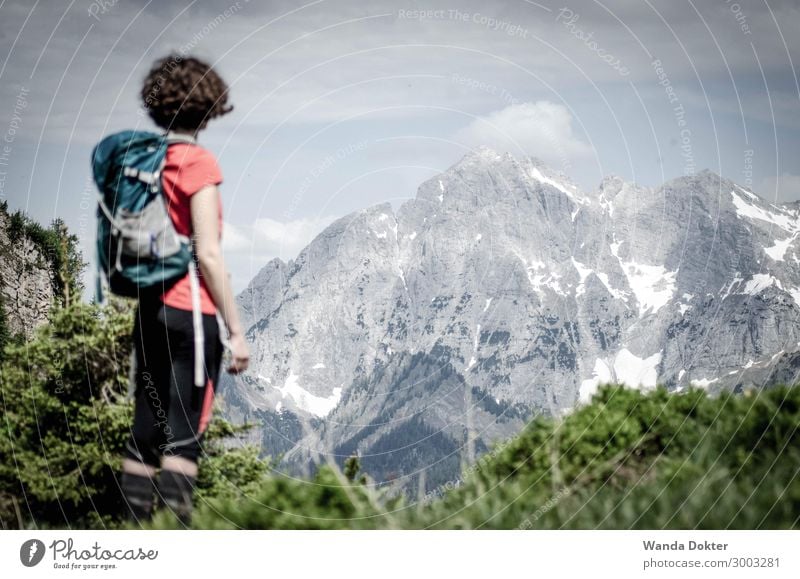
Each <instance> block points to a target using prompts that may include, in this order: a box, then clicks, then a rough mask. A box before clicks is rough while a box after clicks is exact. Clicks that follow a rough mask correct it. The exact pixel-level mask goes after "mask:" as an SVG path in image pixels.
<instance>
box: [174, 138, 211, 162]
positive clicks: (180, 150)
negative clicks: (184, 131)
mask: <svg viewBox="0 0 800 579" xmlns="http://www.w3.org/2000/svg"><path fill="white" fill-rule="evenodd" d="M169 150H170V153H172V154H173V155H174V156H175V157H177V158H179V159H180V160H181V161H182V162H185V163H214V164H216V162H217V157H216V155H214V153H212V152H211V151H209V150H208V149H206V148H205V147H203V146H202V145H198V144H193V143H176V144H174V145H171V146H170V148H169Z"/></svg>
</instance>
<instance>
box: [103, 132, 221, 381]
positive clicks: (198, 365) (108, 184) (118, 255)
mask: <svg viewBox="0 0 800 579" xmlns="http://www.w3.org/2000/svg"><path fill="white" fill-rule="evenodd" d="M172 143H193V144H194V143H195V140H194V139H193V138H192V137H190V136H184V135H179V134H176V133H171V132H170V133H167V134H161V135H159V134H156V133H152V132H149V131H122V132H119V133H114V134H112V135H109V136H107V137H105V138H104V139H103V140H102V141H100V142H99V143H98V144H97V145H96V146H95V148H94V150H93V151H92V173H93V174H94V181H95V183H96V184H97V188H98V190H99V192H100V194H99V197H98V209H97V270H98V276H97V287H96V300H97V301H98V302H99V303H103V302H104V301H105V300H104V289H105V288H106V287H107V288H108V289H110V291H111V293H113V294H117V295H121V296H126V297H135V298H142V297H148V296H152V295H155V296H158V295H161V294H162V293H164V292H165V291H166V290H167V289H169V287H170V286H171V285H172V284H174V283H175V282H177V281H178V280H179V279H181V278H182V277H184V276H185V275H186V273H187V272H189V273H190V276H189V279H190V283H191V288H192V314H193V320H194V330H195V336H196V337H199V340H195V373H194V374H195V380H194V381H195V385H197V386H203V385H205V377H204V373H203V361H204V360H203V324H202V317H201V315H202V314H201V311H200V282H199V278H198V275H197V268H196V266H195V262H194V259H193V252H192V242H191V239H189V238H188V237H186V236H184V235H179V234H178V232H177V231H176V230H175V226H174V225H173V223H172V219H171V218H170V216H169V212H168V211H167V202H166V199H165V198H164V195H163V192H162V186H161V171H162V169H163V168H164V161H165V158H166V155H167V147H168V146H169V145H170V144H172Z"/></svg>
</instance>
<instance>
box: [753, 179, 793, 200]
mask: <svg viewBox="0 0 800 579" xmlns="http://www.w3.org/2000/svg"><path fill="white" fill-rule="evenodd" d="M756 191H757V192H758V193H759V194H760V195H761V196H762V197H763V198H764V199H767V200H769V201H775V200H777V201H797V200H800V175H792V174H791V173H783V174H781V175H772V176H770V177H765V178H764V179H762V180H761V182H760V183H759V185H758V187H757V188H756Z"/></svg>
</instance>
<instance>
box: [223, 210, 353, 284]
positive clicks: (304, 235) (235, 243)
mask: <svg viewBox="0 0 800 579" xmlns="http://www.w3.org/2000/svg"><path fill="white" fill-rule="evenodd" d="M338 218H339V216H334V215H326V216H318V217H310V218H308V217H307V218H302V219H295V220H293V221H286V222H281V221H276V220H275V219H269V218H264V219H257V220H256V221H254V222H253V223H252V225H234V224H232V223H227V222H226V223H225V224H224V225H223V230H222V249H223V251H224V253H225V261H226V262H227V265H228V270H229V271H230V272H231V276H232V281H233V289H234V291H235V292H237V293H238V292H240V291H241V290H243V289H244V288H245V287H246V286H247V284H248V283H250V280H251V279H253V277H254V276H255V275H256V273H258V271H259V270H260V269H261V268H262V267H264V265H266V264H267V262H269V261H270V260H271V259H273V258H275V257H279V258H281V259H282V260H283V261H289V260H290V259H294V258H295V257H297V254H298V253H300V250H302V249H303V248H304V247H305V246H306V245H308V244H309V243H310V242H311V241H312V240H313V239H314V237H316V236H317V234H319V233H320V232H321V231H322V230H323V229H325V228H326V227H327V226H328V225H330V224H331V223H332V222H333V221H335V220H336V219H338Z"/></svg>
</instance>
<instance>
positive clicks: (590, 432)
mask: <svg viewBox="0 0 800 579" xmlns="http://www.w3.org/2000/svg"><path fill="white" fill-rule="evenodd" d="M798 425H800V387H792V388H789V387H776V388H772V389H770V390H765V391H761V392H753V391H747V392H745V394H744V395H735V394H732V393H723V394H720V395H718V396H716V397H711V396H708V395H707V394H706V392H704V391H703V390H700V389H696V388H693V389H690V390H688V391H687V392H684V393H668V392H667V391H666V389H664V388H657V389H655V390H654V391H652V392H649V393H642V392H640V391H637V390H633V389H629V388H624V387H620V386H613V385H606V386H603V387H601V388H600V390H599V392H598V394H597V395H596V397H595V399H594V400H593V401H592V402H591V403H590V404H588V405H585V406H583V407H581V408H579V409H577V410H575V411H574V412H572V413H571V414H570V415H568V416H566V417H564V418H562V419H559V420H555V419H546V418H542V417H540V418H537V419H535V420H533V421H532V422H531V423H530V424H529V425H528V426H527V427H526V428H525V429H524V431H523V432H522V433H520V434H519V435H518V436H517V437H515V438H514V439H512V440H510V441H508V442H506V443H502V444H499V445H497V446H496V447H495V448H494V449H493V450H491V451H490V452H488V453H486V454H485V455H484V456H483V457H481V459H479V460H478V462H477V463H476V464H474V465H472V466H471V467H469V468H468V469H467V471H466V472H465V473H464V476H463V480H462V481H461V483H460V484H458V485H454V488H449V487H448V489H446V490H444V491H443V492H442V493H441V494H442V495H443V497H442V498H441V499H437V500H431V501H421V502H420V503H418V504H416V505H413V504H404V503H403V502H402V501H399V500H389V499H388V495H381V494H379V493H377V492H375V491H373V490H372V488H371V484H370V483H369V482H368V481H367V480H362V481H360V482H359V483H353V482H352V479H353V478H354V477H355V475H354V474H353V473H352V468H353V464H352V463H350V464H349V465H348V468H347V472H348V476H347V477H344V476H342V475H337V473H336V472H335V471H334V470H333V469H331V468H330V467H327V466H325V467H322V468H321V469H320V470H319V471H318V473H317V475H316V476H315V478H313V479H312V480H293V479H289V478H286V477H285V476H284V475H279V474H273V475H271V476H269V477H266V478H265V479H264V480H263V481H262V483H261V484H260V487H259V488H258V491H257V492H246V493H242V494H241V495H240V496H238V497H228V498H226V499H224V500H212V501H209V502H208V503H207V504H204V505H200V506H199V509H198V513H197V515H196V517H195V521H194V525H195V526H196V527H198V528H325V529H329V528H337V529H344V528H390V527H399V528H439V529H471V528H502V529H508V528H523V529H525V528H575V529H594V528H613V529H620V528H623V529H627V528H680V529H685V528H744V529H756V528H797V527H798V525H799V523H798V514H797V513H800V479H798V472H799V471H800V450H798V448H800V444H798V442H800V441H799V440H798V438H799V437H800V433H798ZM154 526H155V527H156V528H174V523H170V522H169V521H168V520H167V519H166V518H159V519H157V520H156V521H155V525H154Z"/></svg>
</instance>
